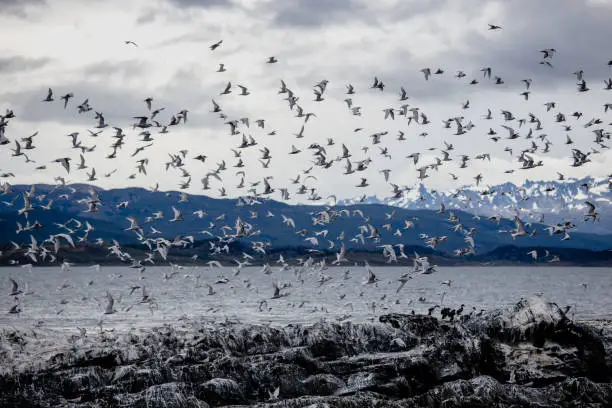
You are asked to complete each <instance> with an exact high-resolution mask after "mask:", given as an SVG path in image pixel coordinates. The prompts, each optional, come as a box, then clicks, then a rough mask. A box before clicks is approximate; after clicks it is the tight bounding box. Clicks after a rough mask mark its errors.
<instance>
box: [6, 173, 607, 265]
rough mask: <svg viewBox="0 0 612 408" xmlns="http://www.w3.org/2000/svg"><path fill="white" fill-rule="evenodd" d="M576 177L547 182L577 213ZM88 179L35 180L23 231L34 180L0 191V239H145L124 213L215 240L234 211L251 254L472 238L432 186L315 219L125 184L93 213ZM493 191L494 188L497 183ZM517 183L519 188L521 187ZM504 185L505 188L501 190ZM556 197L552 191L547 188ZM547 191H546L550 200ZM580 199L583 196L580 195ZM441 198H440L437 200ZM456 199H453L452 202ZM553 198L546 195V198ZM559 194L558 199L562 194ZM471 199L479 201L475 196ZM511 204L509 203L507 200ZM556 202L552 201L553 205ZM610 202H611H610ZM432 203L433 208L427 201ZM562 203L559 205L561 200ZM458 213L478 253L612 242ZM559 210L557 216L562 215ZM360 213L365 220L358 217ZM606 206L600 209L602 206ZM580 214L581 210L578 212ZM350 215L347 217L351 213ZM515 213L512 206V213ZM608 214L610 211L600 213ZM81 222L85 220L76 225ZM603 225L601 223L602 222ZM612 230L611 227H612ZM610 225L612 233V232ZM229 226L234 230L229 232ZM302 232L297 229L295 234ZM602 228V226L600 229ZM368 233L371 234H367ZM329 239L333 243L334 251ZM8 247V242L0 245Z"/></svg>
mask: <svg viewBox="0 0 612 408" xmlns="http://www.w3.org/2000/svg"><path fill="white" fill-rule="evenodd" d="M576 183H578V182H575V183H573V184H570V183H551V184H549V185H550V186H555V187H556V190H555V191H557V194H558V195H559V197H568V198H567V199H568V201H569V202H570V204H569V205H568V207H569V209H566V210H564V211H570V210H572V209H575V210H576V211H578V208H577V205H578V203H579V202H580V200H583V199H584V198H576V197H573V198H571V199H570V198H569V196H570V195H571V194H573V192H576V194H578V193H579V189H580V187H576V188H577V190H573V188H574V187H573V186H574V185H575V184H576ZM534 186H535V185H533V186H532V188H531V189H530V190H529V194H530V196H532V197H533V200H534V202H532V204H533V203H535V202H538V203H540V202H542V203H544V202H546V203H548V202H550V203H552V201H553V198H552V197H548V195H545V194H542V195H541V194H540V192H541V188H544V187H543V186H539V185H538V187H534ZM90 188H91V187H90V186H87V185H72V186H65V187H59V188H58V187H57V186H50V185H37V186H36V196H37V198H35V199H34V200H33V205H34V206H35V207H36V208H35V210H34V211H32V212H31V213H30V215H29V221H30V223H34V221H36V220H37V221H39V222H40V223H41V224H42V225H43V226H44V227H43V228H41V229H37V230H32V231H27V232H18V227H17V223H18V222H19V223H20V224H21V225H22V226H23V227H25V226H26V224H25V222H24V217H23V216H22V215H18V214H17V210H18V209H19V208H21V207H22V206H23V198H22V196H21V194H22V193H23V192H24V191H25V190H29V189H30V187H29V186H13V187H12V190H13V193H11V194H5V195H3V196H0V237H1V239H0V242H2V243H5V244H8V243H9V242H10V241H14V242H17V243H20V244H25V243H29V242H30V234H31V235H33V236H34V237H36V239H37V240H38V241H39V242H42V241H43V240H44V239H45V238H47V237H49V235H51V234H57V233H60V232H66V231H67V230H66V229H65V228H63V227H61V226H59V225H58V224H65V223H67V222H68V221H69V220H71V219H73V218H74V219H76V220H78V222H74V221H73V222H70V223H69V224H68V228H70V229H71V230H72V231H71V232H72V234H73V237H74V240H75V242H76V241H78V239H79V238H80V237H83V236H84V232H83V231H84V228H85V222H86V221H88V222H90V224H91V225H93V226H94V227H95V230H93V231H92V232H91V233H90V234H89V235H88V237H87V242H89V243H90V245H91V243H93V242H95V240H96V239H97V238H101V239H103V240H104V241H106V242H108V241H109V240H111V239H115V240H117V241H119V242H120V243H121V244H126V245H140V246H141V247H142V248H144V246H142V245H141V244H139V243H138V239H137V236H136V234H135V233H134V232H132V231H127V230H126V229H127V228H128V227H129V225H130V222H129V221H128V220H127V219H126V217H128V216H132V217H136V218H137V219H138V222H139V224H140V225H141V226H142V227H143V228H144V231H145V236H146V237H149V238H155V237H157V236H163V237H165V238H167V239H173V238H174V237H175V236H179V235H183V236H189V235H192V236H193V237H194V239H195V240H196V241H200V242H201V241H206V240H210V239H211V238H212V237H214V236H221V235H224V234H223V229H224V228H225V229H226V230H228V228H229V227H231V228H233V227H234V224H235V219H236V217H240V218H241V219H242V220H243V221H245V222H248V223H251V224H252V225H253V227H254V230H257V231H259V234H258V235H256V236H254V237H250V238H248V239H243V240H241V241H242V243H241V244H240V245H241V246H240V251H241V252H242V251H243V250H244V251H246V252H249V249H250V242H249V241H265V242H270V244H271V247H270V248H269V250H270V251H283V250H285V251H290V250H292V251H298V252H300V253H306V254H307V253H309V250H315V251H326V250H328V249H329V252H336V251H337V250H338V246H339V240H338V239H337V238H338V236H339V235H341V234H342V233H344V236H345V239H344V242H345V244H346V246H347V248H349V249H352V250H359V251H381V250H380V248H377V246H378V245H380V244H381V243H385V244H400V243H401V244H404V245H405V246H406V247H414V248H423V247H424V246H425V244H424V240H423V238H422V237H420V234H427V235H428V236H447V237H448V239H447V241H445V242H441V243H440V244H439V245H438V247H437V248H436V251H437V253H439V254H440V255H441V256H442V255H443V256H450V257H453V256H454V255H453V251H454V250H455V249H458V248H464V247H466V246H467V244H466V243H465V241H464V237H465V235H464V233H462V232H460V231H458V232H455V231H454V230H453V228H452V227H453V225H454V224H452V223H451V222H450V221H449V220H448V218H449V214H448V212H447V213H444V214H439V213H438V212H437V211H434V210H433V209H434V208H436V209H437V208H438V207H439V202H440V201H436V198H435V197H441V199H442V201H443V202H445V204H446V206H447V208H453V207H454V204H455V203H457V205H459V203H460V202H461V201H460V198H459V197H456V198H454V197H451V198H449V196H446V195H438V193H435V192H433V193H432V192H426V191H425V190H420V192H419V193H420V194H425V193H427V196H426V198H425V199H424V200H421V201H420V202H419V205H420V206H422V207H425V208H427V209H412V208H409V209H405V208H401V207H399V205H400V204H401V205H406V206H409V207H410V206H411V205H410V204H409V202H408V201H405V202H403V204H402V203H400V202H399V201H394V202H389V203H392V204H394V205H393V206H390V205H386V204H379V203H376V204H375V203H373V204H351V205H350V206H348V207H341V206H340V207H338V208H336V210H341V209H343V208H344V209H345V210H346V211H342V212H341V213H340V215H338V216H337V217H336V219H335V220H333V221H332V222H330V223H329V224H328V225H313V216H314V214H316V213H317V212H319V211H322V210H323V209H324V208H325V207H323V206H310V205H288V204H285V203H281V202H277V201H273V200H266V199H262V198H259V199H258V200H259V202H260V203H259V204H256V205H249V204H246V203H245V201H244V200H242V199H215V198H210V197H206V196H196V195H187V196H186V198H187V201H186V202H179V201H180V200H179V198H180V194H179V193H178V192H168V193H165V192H152V191H150V190H145V189H142V188H122V189H110V190H103V189H100V188H97V187H96V190H97V191H98V192H99V197H100V199H101V200H102V203H103V204H102V206H101V207H100V211H99V212H95V213H88V212H85V210H86V209H87V205H86V202H85V201H86V199H87V197H89V189H90ZM503 188H506V189H510V188H512V187H511V186H510V185H504V187H503ZM494 189H495V188H494ZM518 190H519V189H518V188H517V189H516V191H517V193H516V194H519V193H518ZM593 190H595V191H600V190H601V187H598V186H596V187H595V188H594V189H592V191H591V193H592V194H594V192H593ZM498 191H503V190H501V189H500V190H498ZM550 193H551V195H552V192H550ZM462 194H464V197H475V196H473V194H477V193H476V192H475V191H469V190H466V191H464V192H463V193H462ZM542 197H548V198H546V199H544V198H542ZM578 197H581V196H578ZM606 197H607V196H604V195H603V193H602V195H601V199H602V200H603V199H607V198H606ZM50 200H53V203H52V205H51V210H44V209H43V208H42V206H45V205H47V204H48V203H49V202H50ZM438 200H440V198H438ZM453 200H454V201H453ZM506 200H508V202H512V199H511V197H506V196H505V195H502V194H501V193H499V194H498V193H495V194H490V195H489V196H485V200H483V201H484V202H487V201H489V202H490V205H489V207H487V206H485V205H484V204H483V205H482V206H480V207H479V206H476V205H474V207H469V206H468V208H467V210H469V211H474V210H475V209H478V210H479V212H483V213H484V212H485V209H486V208H489V210H490V211H491V212H500V211H501V209H502V208H505V206H506V204H503V203H505V202H506ZM547 200H548V201H547ZM559 200H561V198H559ZM472 201H473V202H474V203H476V198H473V199H472ZM122 202H127V203H128V205H127V207H126V208H121V206H119V204H120V203H122ZM597 203H599V204H598V205H600V206H602V207H603V206H604V204H602V203H604V201H597ZM507 205H508V206H510V204H507ZM551 205H552V204H551ZM605 205H609V204H605ZM173 206H174V207H176V208H178V209H180V210H181V211H182V213H183V216H184V219H185V221H183V222H176V223H172V222H169V219H170V218H171V217H172V213H173V211H172V207H173ZM427 206H428V207H427ZM560 208H562V207H561V206H560ZM199 210H203V211H204V212H205V215H204V216H203V217H202V218H199V216H197V215H196V214H195V213H196V212H197V211H199ZM157 211H161V212H163V214H164V218H163V219H161V220H155V221H153V222H146V219H147V217H152V216H153V213H155V212H157ZM451 211H453V213H454V215H456V216H457V217H459V220H460V223H461V224H462V225H463V227H464V228H466V229H469V228H475V229H476V233H475V234H474V236H473V237H474V240H475V244H476V246H475V248H476V252H477V255H482V254H485V253H489V252H491V251H494V250H496V249H498V248H502V247H509V246H513V247H518V248H528V247H529V248H532V247H541V248H555V249H557V250H558V251H563V250H565V249H569V248H574V249H579V250H592V251H603V250H607V249H610V248H612V235H610V234H608V235H602V234H593V233H585V232H582V231H583V230H584V226H585V225H586V224H584V223H583V222H577V224H578V227H577V228H576V229H575V230H572V232H571V236H572V239H571V240H567V241H561V240H560V237H559V236H558V235H554V236H549V234H548V233H547V232H546V231H545V230H544V228H545V225H543V224H539V223H533V224H532V225H531V226H530V230H531V229H536V230H537V235H536V236H535V237H524V238H517V239H516V240H513V239H512V238H511V236H510V233H509V231H510V230H511V229H512V228H514V223H513V222H512V221H511V220H510V219H502V220H501V221H500V223H499V225H498V224H497V223H496V222H492V221H489V220H488V219H487V218H485V217H482V218H480V219H478V218H477V217H476V218H475V217H474V216H473V215H472V214H470V213H468V212H465V211H464V210H462V209H461V210H451ZM560 211H561V210H559V212H558V213H556V214H559V215H558V216H559V217H563V215H561V212H560ZM360 212H362V213H363V214H364V218H362V217H361V215H359V213H360ZM602 212H603V211H602ZM579 213H580V212H579ZM349 214H350V215H349ZM508 214H509V215H511V211H508ZM282 216H285V217H289V218H292V219H293V220H294V221H295V225H296V228H295V229H293V228H291V227H289V226H287V225H285V224H284V223H283V222H282ZM603 218H605V217H603ZM405 221H411V222H413V223H414V228H411V229H405ZM79 223H80V224H82V225H79ZM367 224H370V225H373V226H375V227H376V228H377V229H378V231H379V232H380V236H381V241H380V243H376V242H374V241H373V240H371V239H367V238H365V239H364V242H365V244H362V243H361V242H360V240H359V239H358V238H356V236H357V235H358V234H359V232H360V227H363V226H366V225H367ZM602 224H603V222H602ZM151 227H154V228H155V229H157V230H159V231H161V233H162V235H157V234H154V233H153V230H152V228H151ZM611 230H612V229H611ZM611 230H609V231H611ZM230 232H231V231H230ZM297 232H299V233H297ZM602 232H603V231H602ZM365 235H366V237H367V235H368V233H366V234H365ZM308 237H316V238H317V239H318V241H319V242H318V245H313V244H312V243H311V242H308V241H307V240H306V238H308ZM331 243H334V244H335V245H336V247H335V248H331V249H330V245H331ZM3 248H4V249H5V250H7V249H8V248H9V246H7V245H5V246H4V247H0V250H2V249H3ZM208 251H209V246H208V245H200V246H198V251H197V252H195V253H197V254H200V255H202V256H203V255H204V254H207V253H208Z"/></svg>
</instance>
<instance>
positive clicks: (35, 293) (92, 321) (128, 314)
mask: <svg viewBox="0 0 612 408" xmlns="http://www.w3.org/2000/svg"><path fill="white" fill-rule="evenodd" d="M346 269H349V268H346V267H345V268H328V269H327V270H325V271H323V273H325V274H326V275H328V276H330V277H331V278H332V279H331V280H329V281H328V282H326V283H324V284H322V285H321V284H320V283H319V282H318V280H319V277H320V272H319V271H318V270H314V269H311V270H307V271H305V272H304V273H303V274H302V276H301V278H302V280H303V283H302V281H301V280H298V277H297V276H296V274H295V273H294V271H293V270H286V271H279V268H273V273H272V274H271V275H266V274H264V273H263V272H262V270H261V268H259V267H250V268H244V269H243V270H242V271H241V273H240V274H239V275H238V276H233V271H232V269H231V268H214V269H211V268H209V267H185V268H183V269H181V270H180V271H178V273H177V274H175V275H174V276H173V277H171V278H169V279H168V278H167V277H166V275H169V274H170V273H171V272H172V269H171V268H170V267H152V268H147V270H146V271H145V272H144V273H143V274H140V273H139V272H138V271H137V270H135V269H129V268H126V267H102V269H101V270H100V271H95V270H94V269H92V268H86V267H77V268H73V269H72V270H71V271H64V272H62V271H60V268H34V269H33V270H32V271H29V270H28V269H27V268H21V267H11V268H0V292H1V293H2V295H1V296H0V311H1V312H0V327H22V326H31V325H34V324H37V322H41V321H42V322H43V323H44V325H45V326H46V327H53V328H57V329H61V328H64V327H66V328H74V327H75V326H79V327H92V326H95V325H97V324H98V322H99V321H100V319H102V320H103V322H104V326H105V327H109V326H112V327H117V328H121V327H132V326H137V327H146V326H154V325H159V324H161V323H172V322H176V321H177V320H178V319H181V318H183V317H188V318H196V319H200V318H201V319H205V320H209V321H222V320H225V319H226V318H229V319H231V320H233V321H235V320H238V321H241V322H245V323H269V322H272V323H274V324H287V323H296V322H313V321H317V320H319V319H322V318H325V319H340V318H342V317H345V318H347V317H348V315H350V317H348V318H350V319H352V320H361V321H363V320H365V319H368V318H374V317H376V316H378V315H380V314H384V313H389V312H400V313H410V311H411V310H415V311H416V312H417V313H418V312H422V313H425V312H426V311H427V309H428V308H430V307H431V306H432V305H435V304H439V303H440V301H441V299H442V293H443V292H445V293H446V294H445V295H444V298H443V304H444V305H445V306H451V307H457V306H459V305H460V304H462V303H463V304H465V311H466V312H469V311H470V310H471V309H472V307H475V308H476V309H477V310H480V309H481V308H483V309H489V308H497V307H504V306H508V305H511V304H513V303H515V302H516V301H518V300H519V299H520V298H521V297H523V296H530V295H533V294H535V293H540V292H541V293H543V295H544V296H545V297H546V298H548V299H550V300H552V301H555V302H557V303H559V304H560V305H562V306H564V305H572V307H573V313H575V317H576V318H578V319H601V318H605V319H609V318H612V296H610V294H611V293H612V269H610V268H575V267H448V268H440V269H439V272H437V273H434V274H431V275H416V276H415V277H414V279H412V280H411V281H409V282H408V283H407V284H406V286H404V288H403V289H402V290H401V291H400V292H399V294H396V289H397V287H398V286H399V282H397V278H398V277H399V276H400V275H401V274H402V273H404V272H407V271H408V270H407V269H406V268H400V267H385V268H373V269H374V271H375V273H376V275H377V276H378V278H379V279H380V281H379V282H377V283H376V284H364V281H365V278H366V272H365V269H364V268H363V267H350V269H351V274H350V279H348V280H345V279H343V275H344V271H345V270H346ZM219 274H223V275H224V276H226V277H227V278H229V282H228V283H225V284H221V283H215V281H216V280H217V277H218V275H219ZM198 276H199V278H198V279H196V277H198ZM9 277H12V278H14V279H15V280H16V281H17V282H19V284H20V287H21V288H22V289H23V290H24V291H26V292H32V293H30V294H26V295H23V294H22V295H20V296H19V303H20V307H21V309H22V312H21V313H20V314H9V313H8V311H9V309H10V308H11V307H12V306H13V305H14V304H15V303H16V300H15V299H14V297H13V296H9V295H8V293H10V291H11V284H10V281H9ZM448 279H450V280H452V284H451V286H450V287H448V286H446V285H442V284H441V282H442V281H445V280H448ZM91 281H93V283H91V284H89V283H90V282H91ZM275 281H276V282H281V283H284V284H291V287H288V288H286V289H284V290H283V291H282V292H281V293H288V295H287V296H286V297H282V298H280V299H271V297H272V295H273V286H272V284H273V282H275ZM247 282H250V287H247V284H248V283H247ZM207 283H209V284H211V285H212V286H213V288H214V290H215V292H216V294H214V295H209V294H208V291H209V289H208V287H207V286H206V284H207ZM582 283H586V284H587V287H586V288H585V287H584V286H583V285H582ZM26 284H27V287H26ZM134 285H139V286H142V285H146V287H147V290H148V292H149V295H150V296H151V297H152V298H154V299H155V303H156V305H157V307H156V308H154V307H152V305H150V304H142V303H139V300H140V298H141V291H140V290H136V291H135V292H134V293H133V294H132V295H129V292H130V287H131V286H134ZM62 286H65V287H63V288H62ZM106 290H109V291H110V293H111V294H112V295H113V296H114V298H115V308H116V309H117V313H114V314H104V308H105V305H106V298H105V291H106ZM383 296H384V297H383ZM341 297H342V298H341ZM420 297H422V298H425V301H419V300H418V299H419V298H420ZM262 300H266V301H267V307H268V308H269V310H264V311H263V312H260V311H259V305H260V302H261V301H262ZM396 300H399V303H396ZM372 302H375V303H376V307H375V309H372ZM349 304H352V310H351V306H350V305H349ZM300 305H301V307H300ZM128 308H129V310H127V311H126V309H128ZM264 309H265V306H264ZM39 324H40V323H39Z"/></svg>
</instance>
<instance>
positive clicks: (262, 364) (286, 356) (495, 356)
mask: <svg viewBox="0 0 612 408" xmlns="http://www.w3.org/2000/svg"><path fill="white" fill-rule="evenodd" d="M44 338H45V335H44V332H42V331H39V333H37V334H34V333H33V332H32V331H23V332H20V331H15V330H10V331H9V330H4V331H0V406H15V407H29V406H45V407H53V406H58V407H59V406H70V407H75V408H84V407H94V406H95V407H98V406H102V407H121V406H125V407H127V406H129V407H158V406H159V407H206V406H227V405H231V404H235V405H241V406H270V407H300V408H302V407H312V408H314V407H366V406H367V407H519V406H521V407H522V406H533V407H563V406H575V407H578V406H602V407H604V406H612V385H611V383H610V379H611V376H612V371H611V367H610V364H611V362H612V357H611V356H610V351H611V350H612V342H611V339H612V331H611V330H609V329H608V328H606V327H604V328H601V327H596V326H595V325H594V323H589V324H581V323H576V322H573V321H571V319H569V318H568V317H567V316H566V315H565V313H563V310H561V309H560V308H559V307H558V306H557V305H556V304H554V303H550V302H546V301H545V300H543V299H541V298H538V297H535V298H531V299H525V300H521V301H520V302H518V303H517V304H516V306H514V307H512V308H509V309H507V310H496V311H492V312H490V313H486V314H484V315H482V316H479V317H472V318H465V319H461V321H458V322H448V321H440V320H438V319H437V318H435V317H433V316H419V315H416V316H415V315H401V314H389V315H384V316H380V318H379V321H378V322H376V323H362V324H356V323H351V322H344V323H337V322H320V323H317V324H314V325H290V326H287V327H285V328H274V327H265V326H256V325H224V326H219V327H211V326H207V325H205V324H200V323H195V322H192V323H189V325H186V326H182V327H181V328H180V330H179V329H177V328H174V327H171V326H162V327H158V328H155V329H152V330H148V331H144V330H142V331H140V332H135V331H132V332H129V333H120V332H104V333H101V334H99V335H97V334H94V333H92V334H88V336H87V338H83V339H80V340H78V344H77V343H73V344H68V343H67V344H66V345H65V346H61V347H60V346H58V341H57V340H56V339H54V340H53V341H47V342H46V343H45V341H44Z"/></svg>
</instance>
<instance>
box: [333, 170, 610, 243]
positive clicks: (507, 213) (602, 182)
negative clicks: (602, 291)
mask: <svg viewBox="0 0 612 408" xmlns="http://www.w3.org/2000/svg"><path fill="white" fill-rule="evenodd" d="M585 201H590V202H591V203H593V204H594V205H595V206H596V207H597V211H598V212H599V213H600V214H601V221H599V222H589V223H583V222H582V221H583V218H584V217H583V215H584V214H585V212H586V208H587V206H586V205H585ZM359 202H361V203H371V204H373V203H380V204H387V205H391V206H395V207H400V208H406V209H438V208H440V204H441V203H443V204H444V205H445V207H446V208H447V209H461V210H463V211H466V212H470V213H472V214H477V215H481V216H491V215H501V216H502V217H509V218H512V217H514V216H515V215H517V214H518V215H519V216H520V217H521V218H522V219H523V220H525V221H537V222H541V223H544V224H556V223H558V222H561V221H562V220H567V219H572V220H574V222H577V221H578V222H580V230H581V231H583V232H590V233H600V234H608V233H610V232H611V231H612V218H610V217H608V216H607V215H612V179H609V178H592V177H587V178H583V179H569V180H562V181H559V180H556V181H530V180H527V181H526V182H525V183H524V184H523V185H520V186H516V185H515V184H513V183H504V184H500V185H496V186H482V185H481V186H479V187H473V186H471V187H463V188H460V189H458V190H456V191H451V192H442V191H436V190H429V189H427V187H425V186H424V185H423V184H419V185H418V186H417V187H414V188H411V189H408V190H406V191H404V192H403V194H402V195H401V196H400V197H388V198H382V199H381V198H378V197H375V196H370V197H365V198H363V199H362V198H355V199H350V200H343V201H341V202H339V204H344V205H350V204H356V203H359Z"/></svg>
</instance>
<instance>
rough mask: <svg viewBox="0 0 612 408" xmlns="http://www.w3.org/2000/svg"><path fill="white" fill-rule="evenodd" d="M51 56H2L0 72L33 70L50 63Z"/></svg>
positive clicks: (0, 58)
mask: <svg viewBox="0 0 612 408" xmlns="http://www.w3.org/2000/svg"><path fill="white" fill-rule="evenodd" d="M51 61H52V60H51V59H50V58H27V57H22V56H11V57H0V73H3V74H12V73H14V72H25V71H31V70H35V69H38V68H42V67H44V66H45V65H47V64H49V63H50V62H51Z"/></svg>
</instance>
